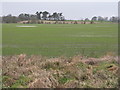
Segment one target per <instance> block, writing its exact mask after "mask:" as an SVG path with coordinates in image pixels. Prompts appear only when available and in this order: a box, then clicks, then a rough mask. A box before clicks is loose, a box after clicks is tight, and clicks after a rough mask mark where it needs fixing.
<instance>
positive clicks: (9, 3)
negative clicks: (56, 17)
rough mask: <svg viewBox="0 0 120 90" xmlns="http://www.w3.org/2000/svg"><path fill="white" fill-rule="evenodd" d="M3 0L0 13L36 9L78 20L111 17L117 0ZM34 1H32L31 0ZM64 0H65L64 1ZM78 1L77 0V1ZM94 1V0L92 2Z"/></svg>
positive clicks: (27, 11) (16, 12) (115, 9)
mask: <svg viewBox="0 0 120 90" xmlns="http://www.w3.org/2000/svg"><path fill="white" fill-rule="evenodd" d="M16 1H17V2H15V0H4V1H2V15H7V14H12V15H15V16H17V15H19V14H20V13H29V14H35V12H36V11H48V12H50V13H53V12H59V13H63V15H64V16H65V18H66V19H74V20H76V19H77V20H80V19H85V18H91V17H93V16H103V17H111V16H117V15H118V0H103V1H102V0H84V2H83V0H74V1H73V0H69V2H68V0H64V2H63V0H56V1H55V0H49V2H47V0H44V2H43V0H42V1H41V0H29V2H27V1H28V0H26V2H24V0H16ZM33 1H34V2H33ZM65 1H66V2H65ZM78 1H79V2H78ZM94 1H95V2H94Z"/></svg>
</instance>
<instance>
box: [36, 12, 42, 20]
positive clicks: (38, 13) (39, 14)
mask: <svg viewBox="0 0 120 90" xmlns="http://www.w3.org/2000/svg"><path fill="white" fill-rule="evenodd" d="M36 14H37V18H38V19H40V20H41V14H42V12H36Z"/></svg>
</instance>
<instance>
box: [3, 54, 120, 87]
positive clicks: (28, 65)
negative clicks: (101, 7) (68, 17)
mask: <svg viewBox="0 0 120 90" xmlns="http://www.w3.org/2000/svg"><path fill="white" fill-rule="evenodd" d="M2 65H3V66H2V67H3V70H2V71H3V72H2V75H3V87H4V88H6V87H7V88H118V86H119V84H118V78H119V77H118V76H119V75H118V74H119V73H120V72H119V67H118V66H119V65H118V58H117V57H116V56H113V55H106V56H104V57H100V58H87V57H84V56H80V55H78V56H74V57H70V58H67V57H58V58H50V59H48V58H46V57H42V56H37V55H35V56H34V55H32V56H27V55H25V54H21V55H15V56H3V57H2Z"/></svg>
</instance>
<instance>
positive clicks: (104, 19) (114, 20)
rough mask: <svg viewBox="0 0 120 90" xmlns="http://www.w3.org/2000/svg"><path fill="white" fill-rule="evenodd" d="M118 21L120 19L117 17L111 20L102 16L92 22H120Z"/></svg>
mask: <svg viewBox="0 0 120 90" xmlns="http://www.w3.org/2000/svg"><path fill="white" fill-rule="evenodd" d="M118 20H120V19H119V18H118V17H117V16H112V17H110V18H108V17H102V16H98V17H96V16H94V17H92V19H91V21H100V22H102V21H110V22H118Z"/></svg>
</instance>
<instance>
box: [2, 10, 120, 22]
mask: <svg viewBox="0 0 120 90" xmlns="http://www.w3.org/2000/svg"><path fill="white" fill-rule="evenodd" d="M1 18H2V23H17V22H20V21H31V23H35V22H36V21H38V22H39V21H40V20H50V21H65V20H66V19H65V17H64V16H63V13H57V12H54V13H52V14H51V13H49V12H48V11H43V12H38V11H37V12H36V13H35V14H26V13H21V14H19V15H18V16H12V15H11V14H9V15H6V16H2V17H1ZM81 21H84V22H87V21H90V22H96V21H100V22H103V21H109V22H118V21H120V19H119V18H118V17H117V16H112V17H110V18H108V17H102V16H98V17H97V16H94V17H92V18H91V19H88V18H85V19H82V20H81Z"/></svg>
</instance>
